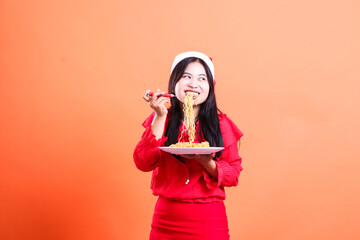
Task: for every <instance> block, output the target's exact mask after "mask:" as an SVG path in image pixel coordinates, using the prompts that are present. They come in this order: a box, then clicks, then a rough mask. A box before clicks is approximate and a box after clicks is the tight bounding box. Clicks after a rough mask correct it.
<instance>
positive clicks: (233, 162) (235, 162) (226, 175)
mask: <svg viewBox="0 0 360 240" xmlns="http://www.w3.org/2000/svg"><path fill="white" fill-rule="evenodd" d="M219 122H220V128H221V134H222V136H223V141H224V147H225V148H224V151H223V153H222V154H221V156H220V158H219V159H218V161H216V166H217V171H218V179H214V178H213V177H211V176H210V175H209V174H208V173H207V172H206V171H205V172H204V178H205V181H206V185H207V187H208V188H214V187H219V186H222V187H230V186H236V185H237V184H238V179H239V175H240V172H241V171H242V170H243V168H242V167H241V162H242V158H241V157H240V156H239V149H238V141H239V140H240V138H241V137H242V136H243V135H244V134H243V133H242V132H241V131H240V130H239V129H238V127H237V126H236V125H235V124H234V123H233V122H232V121H231V120H230V119H229V118H228V117H227V116H226V115H225V114H221V115H219Z"/></svg>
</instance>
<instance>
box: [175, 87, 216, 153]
mask: <svg viewBox="0 0 360 240" xmlns="http://www.w3.org/2000/svg"><path fill="white" fill-rule="evenodd" d="M194 96H195V95H194V94H187V95H186V97H185V103H184V106H183V112H184V125H185V128H186V130H187V131H188V134H189V142H181V139H182V137H183V133H184V131H185V129H183V130H182V132H181V135H180V138H179V142H178V143H176V144H172V145H170V146H169V147H182V148H208V147H210V144H209V142H207V141H205V142H201V143H194V140H195V116H194V109H193V98H194Z"/></svg>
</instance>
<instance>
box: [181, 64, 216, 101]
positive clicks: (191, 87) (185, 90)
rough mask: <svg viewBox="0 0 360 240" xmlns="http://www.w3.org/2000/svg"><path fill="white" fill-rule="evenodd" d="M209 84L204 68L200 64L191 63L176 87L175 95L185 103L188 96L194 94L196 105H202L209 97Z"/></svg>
mask: <svg viewBox="0 0 360 240" xmlns="http://www.w3.org/2000/svg"><path fill="white" fill-rule="evenodd" d="M209 89H210V86H209V83H208V80H207V76H206V71H205V68H204V66H203V65H202V64H201V63H200V62H198V61H195V62H191V63H189V65H188V66H187V67H186V69H185V71H184V74H183V75H182V77H181V78H180V80H179V81H178V82H177V83H176V85H175V95H176V97H177V99H178V100H179V101H180V102H181V103H184V102H185V96H186V94H189V93H193V94H195V97H196V101H195V103H196V105H200V104H202V103H203V102H205V100H206V99H207V97H208V95H209Z"/></svg>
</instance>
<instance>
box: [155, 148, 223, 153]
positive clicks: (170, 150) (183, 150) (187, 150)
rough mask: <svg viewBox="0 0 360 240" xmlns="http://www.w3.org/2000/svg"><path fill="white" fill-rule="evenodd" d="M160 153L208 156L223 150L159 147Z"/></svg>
mask: <svg viewBox="0 0 360 240" xmlns="http://www.w3.org/2000/svg"><path fill="white" fill-rule="evenodd" d="M159 148H160V149H161V150H162V151H164V152H168V153H172V154H210V153H216V152H219V151H221V150H223V149H224V148H223V147H208V148H184V147H183V148H180V147H159Z"/></svg>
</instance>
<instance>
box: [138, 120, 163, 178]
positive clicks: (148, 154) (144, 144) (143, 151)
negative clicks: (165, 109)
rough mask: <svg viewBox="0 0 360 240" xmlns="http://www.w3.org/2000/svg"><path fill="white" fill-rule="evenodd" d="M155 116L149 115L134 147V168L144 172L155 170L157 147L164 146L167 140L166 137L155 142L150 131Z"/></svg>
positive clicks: (158, 153) (157, 155)
mask: <svg viewBox="0 0 360 240" xmlns="http://www.w3.org/2000/svg"><path fill="white" fill-rule="evenodd" d="M154 116H155V114H154V113H153V114H151V115H150V116H149V117H148V118H147V119H146V120H145V121H144V122H143V124H142V125H143V127H144V128H145V131H144V133H143V135H142V137H141V140H140V141H139V142H138V144H137V145H136V147H135V150H134V154H133V158H134V162H135V165H136V167H137V168H138V169H139V170H141V171H144V172H148V171H152V170H154V168H156V166H157V163H158V161H159V159H160V156H161V152H160V149H159V148H158V147H160V146H161V145H163V144H164V142H165V141H166V140H167V138H166V137H162V138H160V139H158V140H156V138H155V135H154V134H153V133H152V131H151V123H152V121H153V119H154Z"/></svg>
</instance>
